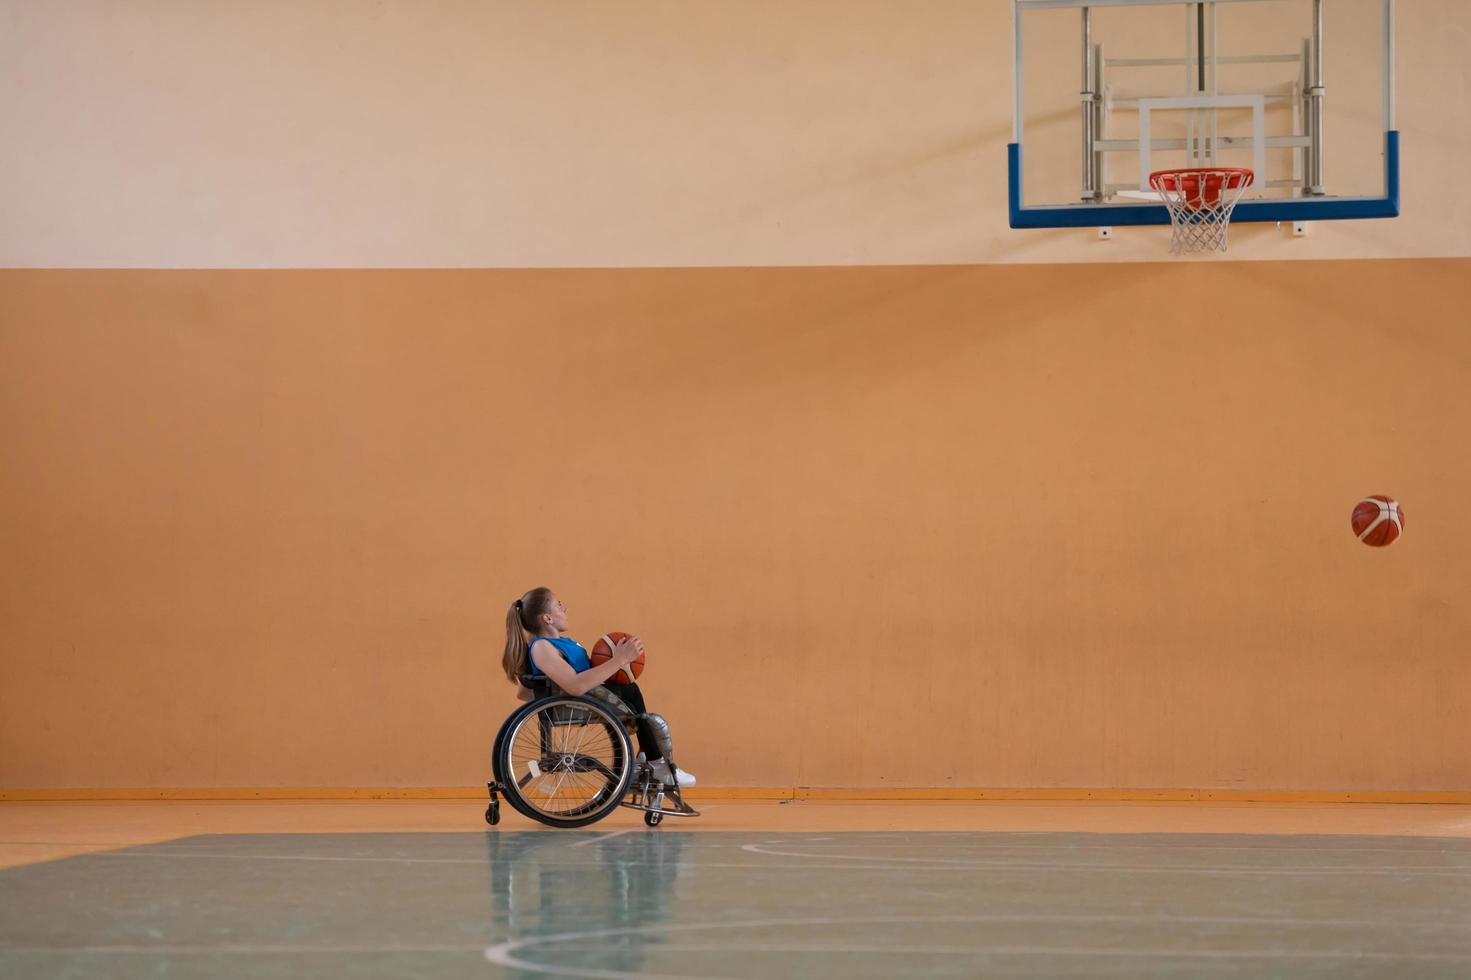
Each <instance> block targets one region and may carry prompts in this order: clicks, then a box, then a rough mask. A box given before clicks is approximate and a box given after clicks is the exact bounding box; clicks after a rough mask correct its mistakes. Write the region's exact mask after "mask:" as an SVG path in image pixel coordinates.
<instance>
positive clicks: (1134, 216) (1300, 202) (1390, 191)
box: [1006, 130, 1399, 228]
mask: <svg viewBox="0 0 1471 980" xmlns="http://www.w3.org/2000/svg"><path fill="white" fill-rule="evenodd" d="M1006 161H1007V171H1008V173H1007V176H1008V184H1009V193H1010V200H1011V208H1010V210H1011V227H1013V228H1097V227H1100V226H1103V225H1110V226H1125V225H1167V224H1169V223H1170V213H1169V211H1167V210H1166V209H1165V206H1164V205H1163V204H1071V205H1065V206H1060V207H1023V206H1022V203H1021V201H1022V148H1021V145H1020V144H1017V143H1009V144H1007V147H1006ZM1384 191H1385V193H1384V196H1383V197H1317V198H1313V197H1295V198H1288V199H1285V200H1280V201H1243V202H1242V203H1240V204H1238V205H1236V210H1235V211H1234V212H1232V214H1231V220H1232V221H1336V220H1342V219H1352V218H1397V217H1399V131H1398V130H1390V131H1389V132H1387V133H1385V134H1384Z"/></svg>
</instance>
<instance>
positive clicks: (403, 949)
mask: <svg viewBox="0 0 1471 980" xmlns="http://www.w3.org/2000/svg"><path fill="white" fill-rule="evenodd" d="M460 811H461V814H462V815H464V814H465V813H468V812H469V808H467V807H461V808H460ZM712 815H713V814H712ZM1115 819H1116V818H1115ZM1452 819H1454V820H1455V822H1456V823H1457V824H1459V823H1460V822H1461V820H1460V818H1459V816H1456V817H1454V818H1452ZM916 822H918V823H923V821H916ZM1156 822H1158V821H1156ZM1305 822H1306V821H1305ZM467 823H469V822H468V821H467ZM469 826H471V827H473V824H469ZM482 826H483V825H482ZM680 826H681V825H675V826H673V827H669V826H666V827H663V828H660V829H658V830H646V829H645V828H644V827H643V826H642V824H636V825H631V824H629V823H628V822H623V823H620V824H618V825H616V826H611V827H608V826H605V825H600V828H599V829H594V830H589V831H580V832H579V831H565V832H548V831H538V830H532V829H529V828H523V827H521V826H519V825H513V826H511V827H507V826H506V825H505V824H503V825H502V826H501V827H500V828H498V829H496V830H486V829H466V830H464V831H460V832H455V831H448V832H446V831H439V830H431V831H418V832H384V831H377V832H358V833H299V832H289V833H208V834H198V835H193V836H183V837H178V838H174V839H169V840H163V841H159V842H156V843H145V844H140V845H134V846H123V847H119V848H116V849H97V850H91V851H90V852H87V853H74V854H72V855H71V856H67V857H61V858H58V859H52V860H39V861H35V862H32V863H25V864H18V865H15V866H12V867H8V868H4V869H3V870H0V976H4V977H6V978H10V980H19V978H29V977H96V976H107V977H123V978H127V977H140V978H141V977H305V976H313V977H411V976H433V977H467V978H468V977H481V978H483V977H507V976H510V977H542V976H561V977H691V978H692V977H700V978H707V977H731V978H737V977H739V978H747V977H749V978H778V977H829V976H831V977H845V978H852V977H982V976H984V977H1089V978H1097V977H1191V978H1216V977H1332V978H1335V980H1346V978H1367V977H1386V978H1387V977H1395V978H1409V977H1413V978H1437V977H1445V978H1451V977H1457V978H1465V977H1468V976H1471V839H1467V838H1465V837H1464V836H1407V835H1394V834H1384V833H1382V832H1379V833H1370V834H1348V833H1325V834H1304V833H1291V832H1287V833H1283V832H1272V833H1219V832H1210V833H1201V832H1191V833H1182V832H1157V831H1149V832H1137V833H1118V832H1091V833H1089V832H1070V831H1055V830H1048V831H1040V832H1017V831H1006V830H984V831H945V830H890V831H873V830H867V831H862V830H860V831H844V830H837V831H823V830H806V831H791V830H786V831H781V830H763V829H756V830H739V831H736V830H718V829H703V830H702V829H689V830H683V829H680ZM685 826H694V825H693V823H692V824H689V825H685ZM1434 832H1437V833H1445V832H1446V831H1445V830H1444V829H1443V827H1442V828H1441V829H1437V830H1435V831H1434Z"/></svg>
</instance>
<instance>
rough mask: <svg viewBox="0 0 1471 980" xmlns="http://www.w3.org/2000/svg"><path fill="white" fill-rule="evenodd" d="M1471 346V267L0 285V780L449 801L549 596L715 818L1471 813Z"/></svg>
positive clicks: (42, 274)
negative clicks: (1023, 792)
mask: <svg viewBox="0 0 1471 980" xmlns="http://www.w3.org/2000/svg"><path fill="white" fill-rule="evenodd" d="M1468 309H1471V261H1468V260H1438V261H1413V262H1410V261H1376V262H1323V263H1316V262H1292V263H1280V264H1276V263H1231V264H1222V263H1195V264H1191V263H1180V264H1170V265H1163V264H1160V265H1121V266H1107V267H1105V266H1080V265H1067V266H1019V267H1017V266H1014V267H1005V266H982V267H923V268H894V267H890V268H841V269H839V268H831V269H826V268H818V269H813V268H807V269H704V270H682V269H665V270H558V271H550V270H544V271H534V270H521V271H370V270H362V271H251V272H220V271H208V272H203V271H59V270H56V271H23V270H8V271H0V452H3V468H0V541H3V558H0V570H3V574H4V588H3V589H0V788H16V787H28V788H64V787H94V788H109V787H183V786H188V787H238V786H251V787H301V786H317V787H330V786H371V787H395V786H402V787H413V786H468V785H474V784H475V783H476V782H477V781H479V780H481V779H482V778H483V774H484V771H485V769H486V768H487V761H486V756H487V754H488V749H489V745H490V740H491V737H492V735H493V734H494V731H495V728H496V726H497V724H498V722H499V721H500V719H501V718H502V717H504V716H505V715H506V714H507V713H508V712H509V711H510V710H511V708H512V705H513V701H512V697H511V691H510V688H509V687H508V686H507V685H506V684H505V683H504V682H503V681H502V680H500V679H499V678H498V676H497V666H496V664H497V661H498V659H499V650H500V645H501V643H502V642H503V638H504V636H503V622H504V613H505V607H506V604H507V603H508V602H510V601H511V600H512V599H513V598H515V597H516V596H517V595H518V594H519V593H520V592H522V591H523V590H525V589H527V588H530V587H531V586H534V585H540V584H548V585H551V586H552V587H553V588H555V589H557V590H558V591H559V593H560V594H561V595H562V596H563V598H565V599H566V601H567V602H568V604H569V606H570V609H571V615H572V622H573V625H574V628H575V629H574V635H579V636H581V637H584V638H586V639H591V638H593V637H594V636H595V635H596V634H598V633H600V632H602V631H605V630H607V629H613V628H618V629H628V630H634V631H637V632H639V633H640V634H641V635H642V636H643V637H644V639H645V642H646V643H647V646H648V650H649V668H648V672H647V673H646V675H645V678H644V680H645V689H646V691H647V693H648V696H649V700H650V703H651V705H652V706H653V707H654V708H655V710H659V711H661V712H662V713H663V714H665V715H666V716H667V717H668V718H669V720H670V721H671V723H672V725H673V726H674V730H675V736H676V741H677V744H678V746H679V757H680V759H681V760H682V761H683V762H685V763H686V764H687V765H688V766H689V768H691V769H693V770H695V771H696V772H697V773H698V774H699V775H700V778H701V781H702V783H705V784H707V785H712V786H750V787H772V786H775V787H792V786H812V787H880V788H881V787H891V788H904V787H942V788H943V787H1135V788H1149V787H1201V788H1219V789H1233V788H1237V789H1281V790H1319V789H1321V790H1347V791H1385V792H1390V791H1446V792H1464V791H1466V790H1468V789H1471V656H1468V653H1467V650H1468V649H1471V613H1468V603H1467V601H1466V598H1465V596H1466V595H1467V594H1468V588H1471V510H1468V508H1467V506H1466V500H1467V497H1468V492H1471V454H1467V453H1466V451H1465V446H1466V435H1465V433H1466V431H1467V428H1468V423H1471V395H1468V392H1471V329H1468V327H1467V319H1468V317H1467V312H1466V311H1467V310H1468ZM1369 493H1389V494H1392V495H1395V496H1397V497H1398V498H1399V499H1400V500H1401V502H1402V503H1403V504H1404V506H1405V510H1406V515H1407V533H1406V536H1405V538H1404V539H1403V540H1402V541H1400V542H1399V543H1397V544H1395V545H1394V546H1392V547H1390V548H1388V549H1383V550H1373V549H1370V548H1367V547H1365V546H1363V545H1360V544H1358V543H1357V542H1356V541H1355V540H1354V539H1353V536H1352V535H1351V533H1350V532H1349V529H1348V514H1349V511H1350V509H1351V508H1352V506H1353V504H1354V502H1355V501H1357V500H1358V499H1359V498H1360V497H1361V496H1363V495H1365V494H1369Z"/></svg>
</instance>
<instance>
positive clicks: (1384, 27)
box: [1009, 0, 1399, 228]
mask: <svg viewBox="0 0 1471 980" xmlns="http://www.w3.org/2000/svg"><path fill="white" fill-rule="evenodd" d="M1014 3H1015V41H1016V55H1015V57H1016V64H1015V95H1016V114H1015V133H1014V142H1013V143H1012V144H1011V146H1010V148H1009V153H1010V196H1011V209H1010V211H1011V226H1012V227H1013V228H1064V227H1085V226H1105V225H1145V224H1168V223H1169V215H1168V213H1167V212H1166V210H1165V208H1164V206H1163V205H1162V204H1161V203H1160V200H1159V195H1158V194H1157V193H1156V192H1154V191H1151V190H1150V187H1149V174H1150V172H1151V171H1153V170H1165V169H1169V168H1175V167H1193V166H1211V167H1215V166H1220V167H1249V168H1251V169H1252V170H1253V171H1255V180H1254V182H1253V184H1252V186H1251V187H1250V188H1248V189H1247V191H1246V192H1245V194H1244V196H1243V197H1242V199H1241V202H1240V203H1239V204H1238V205H1237V206H1236V211H1235V214H1234V216H1233V220H1235V221H1324V220H1332V219H1342V218H1377V217H1394V216H1395V215H1397V214H1398V213H1399V134H1398V133H1397V132H1396V131H1395V124H1394V2H1393V0H1208V2H1186V3H1182V2H1180V0H1014Z"/></svg>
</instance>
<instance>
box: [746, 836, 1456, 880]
mask: <svg viewBox="0 0 1471 980" xmlns="http://www.w3.org/2000/svg"><path fill="white" fill-rule="evenodd" d="M741 850H743V851H749V852H751V853H752V854H765V855H769V856H771V857H795V858H816V859H818V860H822V861H832V860H834V859H836V860H839V861H855V862H865V861H866V862H881V863H887V862H894V863H903V864H905V865H911V866H912V865H916V864H919V865H932V866H933V867H928V868H925V869H924V870H926V871H931V870H935V868H936V867H962V868H1015V869H1017V870H1025V871H1122V872H1128V873H1144V874H1170V873H1192V874H1208V875H1209V874H1221V875H1233V874H1236V875H1239V874H1250V875H1324V874H1327V875H1333V874H1353V875H1396V876H1405V877H1413V878H1427V877H1452V878H1471V868H1466V869H1464V870H1461V871H1454V870H1445V871H1440V870H1436V869H1433V868H1426V867H1424V866H1422V865H1404V866H1401V865H1379V866H1377V867H1360V866H1358V865H1340V866H1337V867H1326V868H1281V869H1279V868H1248V867H1240V868H1235V867H1229V866H1227V867H1218V866H1215V865H1196V864H1179V865H1173V866H1163V865H1162V866H1159V867H1149V866H1139V865H1134V864H1078V863H1072V864H1068V863H1065V862H1050V863H1046V864H1037V863H1029V862H1021V861H989V860H976V859H967V858H919V857H914V858H911V857H874V856H873V855H870V854H808V853H804V852H802V851H773V850H768V849H766V848H764V847H762V846H761V845H760V844H746V845H744V846H743V847H742V848H741Z"/></svg>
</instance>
